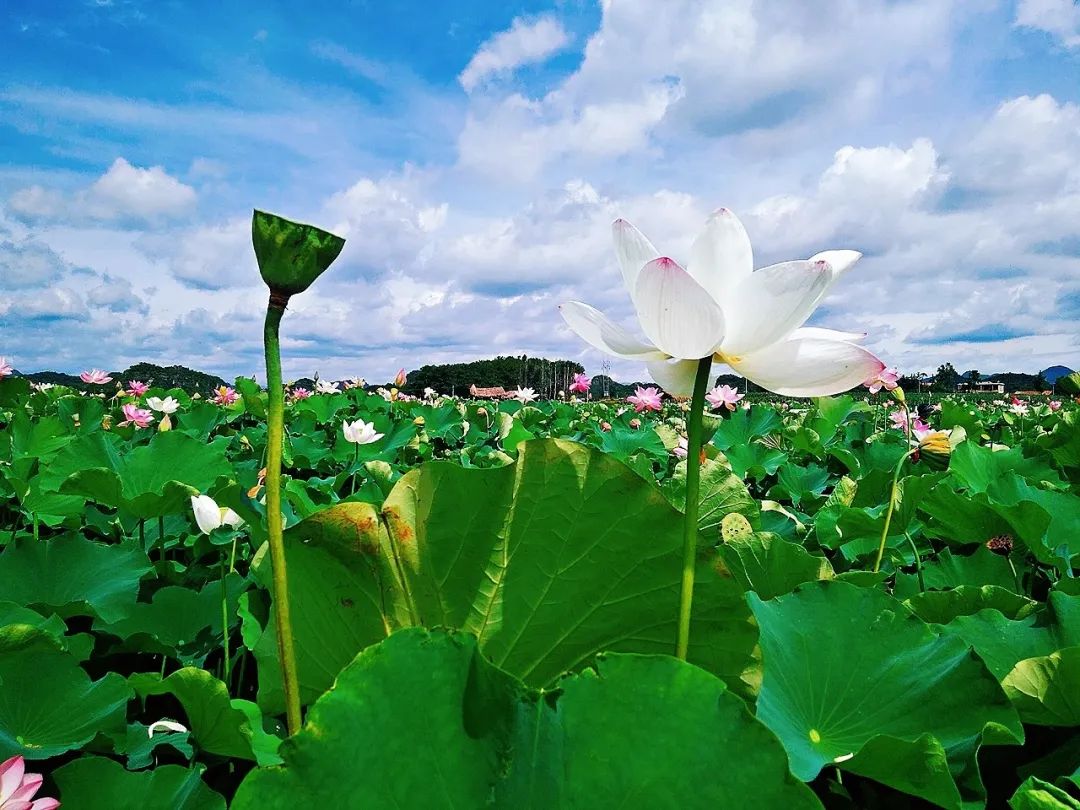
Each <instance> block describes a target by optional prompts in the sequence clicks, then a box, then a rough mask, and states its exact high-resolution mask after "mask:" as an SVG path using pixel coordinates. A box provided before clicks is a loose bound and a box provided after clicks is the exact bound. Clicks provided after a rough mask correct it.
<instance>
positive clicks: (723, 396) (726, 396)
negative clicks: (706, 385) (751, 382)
mask: <svg viewBox="0 0 1080 810" xmlns="http://www.w3.org/2000/svg"><path fill="white" fill-rule="evenodd" d="M743 396H744V395H743V394H740V393H739V392H738V391H736V390H735V389H734V388H732V387H731V386H730V385H718V386H716V388H714V389H713V390H712V391H710V392H709V393H707V394H706V395H705V399H706V400H708V402H709V404H710V405H712V406H713V407H714V408H727V409H728V410H729V411H733V410H735V403H737V402H738V401H739V400H740V399H742V398H743Z"/></svg>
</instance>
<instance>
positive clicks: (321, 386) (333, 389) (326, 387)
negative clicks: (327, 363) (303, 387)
mask: <svg viewBox="0 0 1080 810" xmlns="http://www.w3.org/2000/svg"><path fill="white" fill-rule="evenodd" d="M315 393H316V394H338V393H340V391H339V390H338V384H337V383H336V382H327V381H326V380H316V381H315Z"/></svg>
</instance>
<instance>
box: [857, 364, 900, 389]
mask: <svg viewBox="0 0 1080 810" xmlns="http://www.w3.org/2000/svg"><path fill="white" fill-rule="evenodd" d="M899 379H900V375H899V374H897V373H896V369H895V368H883V369H882V370H881V371H879V372H878V373H877V374H875V375H874V376H873V377H871V378H870V379H868V380H867V381H866V382H864V383H863V385H865V386H866V387H867V388H869V389H870V393H871V394H876V393H877V392H878V391H880V390H881V389H882V388H884V389H885V390H886V391H892V390H893V389H894V388H896V381H897V380H899Z"/></svg>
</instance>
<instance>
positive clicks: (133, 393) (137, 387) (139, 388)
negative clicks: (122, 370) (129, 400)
mask: <svg viewBox="0 0 1080 810" xmlns="http://www.w3.org/2000/svg"><path fill="white" fill-rule="evenodd" d="M149 390H150V386H149V385H147V384H146V383H144V382H139V381H138V380H128V385H127V395H128V396H129V397H135V398H136V399H137V398H139V397H141V396H142V395H143V394H145V393H146V392H147V391H149Z"/></svg>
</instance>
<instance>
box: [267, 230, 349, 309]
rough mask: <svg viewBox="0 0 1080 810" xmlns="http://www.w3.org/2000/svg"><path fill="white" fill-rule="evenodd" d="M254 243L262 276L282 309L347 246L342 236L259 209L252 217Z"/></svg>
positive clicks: (309, 284)
mask: <svg viewBox="0 0 1080 810" xmlns="http://www.w3.org/2000/svg"><path fill="white" fill-rule="evenodd" d="M251 243H252V245H253V246H254V248H255V258H256V259H257V260H258V262H259V273H261V274H262V278H263V281H264V282H266V286H267V287H269V288H270V294H271V298H272V299H275V300H276V303H278V304H280V305H281V306H284V304H285V302H286V301H288V300H289V297H290V296H292V295H296V294H297V293H302V292H303V291H304V290H306V289H307V288H308V287H310V286H311V284H312V282H314V281H315V279H317V278H318V277H319V276H320V275H322V274H323V272H325V271H326V269H327V268H328V267H329V266H330V265H331V263H333V261H334V259H336V258H337V257H338V254H340V253H341V249H342V248H343V247H344V246H345V240H344V239H342V238H341V237H340V236H335V235H334V234H332V233H329V232H327V231H324V230H322V229H320V228H316V227H315V226H313V225H304V224H301V223H299V222H293V221H291V220H288V219H285V218H284V217H279V216H277V215H275V214H268V213H266V212H265V211H258V210H256V211H255V212H254V213H253V214H252V217H251Z"/></svg>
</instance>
